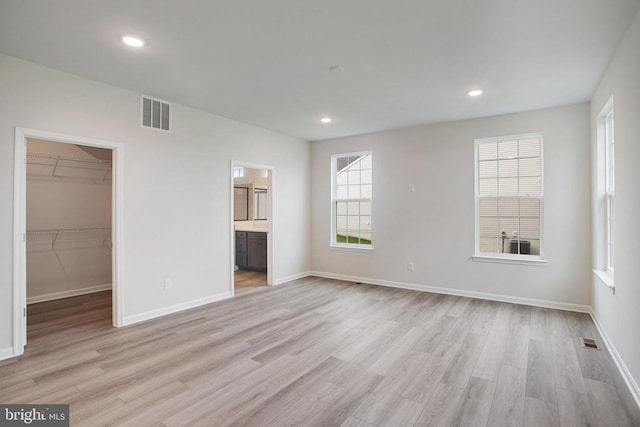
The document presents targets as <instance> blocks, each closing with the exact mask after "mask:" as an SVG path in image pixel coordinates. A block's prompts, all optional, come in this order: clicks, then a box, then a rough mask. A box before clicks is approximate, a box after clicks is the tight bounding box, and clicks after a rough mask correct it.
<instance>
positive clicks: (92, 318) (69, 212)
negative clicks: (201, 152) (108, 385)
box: [14, 129, 122, 355]
mask: <svg viewBox="0 0 640 427" xmlns="http://www.w3.org/2000/svg"><path fill="white" fill-rule="evenodd" d="M121 157H122V148H121V146H120V144H118V143H112V142H108V141H102V140H94V139H88V138H79V137H72V136H65V135H56V134H51V133H47V132H39V131H33V130H25V129H17V130H16V177H15V178H16V179H15V183H16V184H15V187H16V188H15V198H16V200H15V210H16V212H15V240H16V242H15V248H14V249H15V250H14V253H15V257H14V259H15V263H14V270H15V271H14V273H15V274H14V277H15V279H14V280H15V282H14V355H19V354H22V353H23V352H24V348H25V346H26V345H27V340H28V337H29V336H31V337H40V336H42V335H44V334H49V333H51V334H54V333H57V332H59V331H60V329H66V328H69V330H71V328H76V329H77V328H79V327H83V326H81V325H79V324H77V323H75V324H74V323H71V324H70V323H69V322H66V323H65V322H64V321H58V323H56V321H57V320H56V319H59V318H60V317H62V316H60V314H61V313H62V314H65V315H66V314H68V312H69V311H74V312H75V314H76V315H77V317H76V319H82V323H85V326H84V327H86V324H88V323H90V322H94V323H96V324H98V325H102V326H103V327H104V325H105V324H106V325H109V324H111V325H113V326H120V325H122V318H121V314H122V298H121V292H119V288H118V284H119V282H120V280H119V278H120V268H119V266H120V263H119V262H118V256H117V254H119V250H118V245H117V243H118V242H119V241H120V239H118V227H117V225H118V224H119V221H118V220H119V217H120V209H119V207H120V205H121V203H120V200H119V199H120V197H121V193H122V192H121V191H120V190H119V188H120V181H119V180H118V179H117V175H118V171H121ZM28 318H29V321H28ZM53 331H55V332H53ZM76 332H77V331H76Z"/></svg>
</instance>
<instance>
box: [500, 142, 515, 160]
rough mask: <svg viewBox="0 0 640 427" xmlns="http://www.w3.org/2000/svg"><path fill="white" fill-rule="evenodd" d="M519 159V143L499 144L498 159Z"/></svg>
mask: <svg viewBox="0 0 640 427" xmlns="http://www.w3.org/2000/svg"><path fill="white" fill-rule="evenodd" d="M516 157H518V141H500V142H499V143H498V158H500V159H513V158H516Z"/></svg>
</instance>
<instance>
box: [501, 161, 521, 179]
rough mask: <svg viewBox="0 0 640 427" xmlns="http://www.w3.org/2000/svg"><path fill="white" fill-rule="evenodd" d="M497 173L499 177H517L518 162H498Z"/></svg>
mask: <svg viewBox="0 0 640 427" xmlns="http://www.w3.org/2000/svg"><path fill="white" fill-rule="evenodd" d="M498 173H499V176H501V177H515V176H518V160H517V159H514V160H500V161H499V162H498Z"/></svg>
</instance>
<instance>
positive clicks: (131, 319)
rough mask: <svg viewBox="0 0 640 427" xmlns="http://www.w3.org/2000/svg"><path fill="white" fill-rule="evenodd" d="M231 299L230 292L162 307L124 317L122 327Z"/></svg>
mask: <svg viewBox="0 0 640 427" xmlns="http://www.w3.org/2000/svg"><path fill="white" fill-rule="evenodd" d="M232 297H233V293H232V292H222V293H219V294H215V295H211V296H208V297H204V298H199V299H196V300H192V301H187V302H181V303H180V304H175V305H171V306H169V307H162V308H158V309H155V310H150V311H146V312H144V313H139V314H134V315H132V316H126V317H125V318H124V325H133V324H134V323H139V322H144V321H145V320H150V319H155V318H157V317H162V316H166V315H167V314H172V313H177V312H179V311H183V310H188V309H190V308H194V307H200V306H202V305H206V304H211V303H214V302H217V301H221V300H225V299H228V298H232Z"/></svg>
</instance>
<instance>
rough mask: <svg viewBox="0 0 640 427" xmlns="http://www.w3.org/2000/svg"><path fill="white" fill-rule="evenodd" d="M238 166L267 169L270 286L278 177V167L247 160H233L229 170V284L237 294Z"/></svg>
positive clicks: (272, 269) (272, 274)
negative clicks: (235, 192)
mask: <svg viewBox="0 0 640 427" xmlns="http://www.w3.org/2000/svg"><path fill="white" fill-rule="evenodd" d="M237 166H242V167H244V168H248V169H261V170H266V171H267V187H268V188H267V223H268V226H267V230H268V232H267V285H268V286H272V285H273V283H274V282H273V278H274V277H275V275H274V262H273V253H274V247H275V236H274V233H273V228H274V227H273V222H274V219H275V215H274V214H275V212H276V210H275V186H276V185H275V183H276V179H275V175H276V168H275V167H274V166H269V165H261V164H256V163H250V162H245V161H240V160H231V168H230V170H229V176H230V184H229V193H230V197H229V200H230V203H229V206H230V209H229V213H230V219H231V224H230V226H229V230H230V231H229V235H230V241H231V252H230V255H231V256H230V259H229V265H230V267H231V283H230V286H229V289H230V291H231V295H232V296H233V295H235V283H234V282H235V280H234V279H235V270H234V266H235V257H236V235H235V231H236V230H235V224H234V220H233V206H234V198H233V184H234V183H233V169H234V168H235V167H237Z"/></svg>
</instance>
